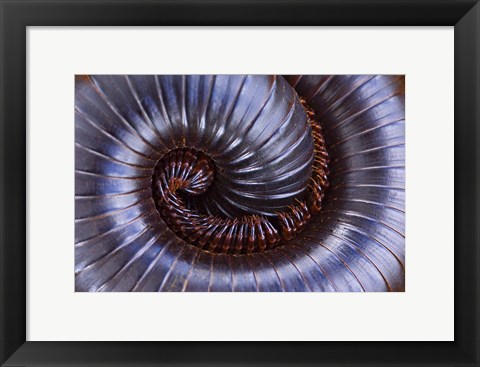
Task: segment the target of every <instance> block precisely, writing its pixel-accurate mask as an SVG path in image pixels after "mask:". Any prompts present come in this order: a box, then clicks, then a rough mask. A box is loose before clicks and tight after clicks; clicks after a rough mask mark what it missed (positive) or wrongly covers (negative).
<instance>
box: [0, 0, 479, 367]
mask: <svg viewBox="0 0 480 367" xmlns="http://www.w3.org/2000/svg"><path fill="white" fill-rule="evenodd" d="M0 4H1V7H0V10H1V18H0V22H1V76H0V81H1V99H0V103H1V105H0V113H1V124H0V139H1V145H0V148H1V158H0V180H1V183H0V190H1V191H0V193H1V197H0V199H1V200H0V210H1V212H0V226H1V227H0V234H1V244H0V245H1V247H0V250H1V265H0V276H1V283H0V291H1V304H0V314H1V330H0V331H1V343H0V363H1V365H2V366H40V365H41V366H48V365H62V366H74V365H75V366H93V365H96V366H106V365H122V366H130V365H131V366H139V365H149V366H156V365H159V366H166V365H168V366H177V365H187V366H188V365H190V366H200V365H201V366H209V365H222V366H223V365H225V366H243V365H245V366H276V365H278V366H280V365H292V366H293V365H297V366H307V365H308V366H314V365H315V366H316V365H318V366H329V365H335V366H360V365H370V366H373V365H377V366H379V365H382V366H383V365H385V366H403V365H405V366H409V365H411V366H413V365H415V366H427V365H428V366H433V365H438V366H460V365H461V366H479V363H480V362H479V361H480V352H479V345H480V340H479V285H480V282H479V269H480V261H479V231H478V223H479V215H478V214H479V189H478V187H479V183H480V182H479V122H480V109H479V104H480V93H479V91H480V4H479V3H478V1H477V0H456V1H455V0H431V1H427V0H420V1H411V0H402V1H399V0H393V1H390V0H384V1H378V0H356V1H353V0H337V1H331V0H327V1H310V0H297V1H295V0H272V1H268V0H262V1H256V2H252V1H243V2H240V1H236V0H234V1H225V2H220V1H211V0H210V1H209V0H199V1H191V0H186V1H177V2H174V1H155V0H139V1H136V0H103V1H81V0H74V1H68V0H64V1H51V0H37V1H31V0H0ZM153 25H156V26H158V25H169V26H182V25H210V26H215V25H235V26H273V25H275V26H293V25H295V26H298V25H302V26H304V25H309V26H455V36H454V38H455V101H454V102H455V138H454V141H455V341H453V342H261V343H260V342H89V341H86V342H31V341H26V270H27V269H26V230H27V229H26V204H27V198H26V179H27V177H26V165H27V162H26V148H27V147H26V133H27V131H26V27H28V26H153ZM439 108H441V106H439ZM439 200H441V198H439ZM52 302H55V300H52ZM439 321H441V320H439Z"/></svg>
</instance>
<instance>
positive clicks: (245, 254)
mask: <svg viewBox="0 0 480 367" xmlns="http://www.w3.org/2000/svg"><path fill="white" fill-rule="evenodd" d="M403 80H404V79H403V77H401V76H386V75H348V76H347V75H346V76H328V75H327V76H323V75H319V76H285V77H283V76H268V75H188V76H186V75H185V76H184V75H178V76H155V75H128V76H127V75H117V76H104V75H102V76H100V75H99V76H94V75H93V76H77V78H76V83H75V87H76V91H75V93H76V94H75V128H76V134H75V149H76V151H75V170H76V181H75V195H76V197H75V203H76V205H75V215H76V219H75V273H76V275H75V279H76V282H75V283H76V290H77V291H403V290H404V284H405V282H404V274H405V248H404V247H405V237H404V236H405V231H404V186H405V182H404V181H405V179H404V177H405V176H404V161H405V157H404V143H405V142H404V81H403Z"/></svg>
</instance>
